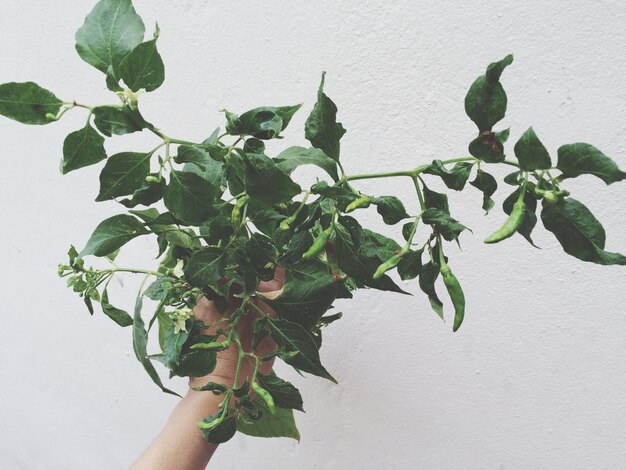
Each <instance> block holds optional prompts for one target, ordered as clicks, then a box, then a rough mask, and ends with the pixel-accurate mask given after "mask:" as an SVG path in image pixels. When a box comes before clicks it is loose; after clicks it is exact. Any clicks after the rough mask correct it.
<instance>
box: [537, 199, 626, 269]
mask: <svg viewBox="0 0 626 470" xmlns="http://www.w3.org/2000/svg"><path fill="white" fill-rule="evenodd" d="M541 220H542V221H543V225H544V227H545V228H546V229H547V230H549V231H550V232H552V233H553V234H554V236H555V237H556V239H557V240H558V241H559V243H560V244H561V246H562V247H563V250H564V251H565V253H567V254H568V255H571V256H574V257H576V258H578V259H580V260H583V261H589V262H591V263H596V264H603V265H613V264H617V265H622V266H624V265H626V256H624V255H622V254H621V253H610V252H607V251H604V245H605V242H606V233H605V231H604V227H602V224H601V223H600V222H599V221H598V219H596V218H595V217H594V216H593V214H592V213H591V211H590V210H589V209H588V208H587V207H586V206H585V205H583V204H582V203H581V202H579V201H577V200H576V199H573V198H571V197H568V198H564V199H561V200H559V201H558V202H557V203H555V204H549V203H546V202H544V204H543V209H542V211H541Z"/></svg>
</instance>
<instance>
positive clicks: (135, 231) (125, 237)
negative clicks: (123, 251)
mask: <svg viewBox="0 0 626 470" xmlns="http://www.w3.org/2000/svg"><path fill="white" fill-rule="evenodd" d="M148 233H150V232H148V230H146V229H145V227H144V226H143V224H142V223H141V222H140V221H139V220H137V219H136V218H135V217H133V216H130V215H126V214H119V215H114V216H113V217H110V218H108V219H106V220H104V221H102V222H101V223H100V224H99V225H98V226H97V227H96V229H95V230H94V232H93V234H92V235H91V237H90V238H89V241H88V242H87V245H85V248H84V249H83V251H82V252H81V253H80V256H81V257H84V256H87V255H95V256H106V255H108V254H109V253H113V252H114V251H115V250H117V249H118V248H120V247H122V246H123V245H125V244H126V243H128V242H129V241H130V240H132V239H133V238H135V237H138V236H140V235H146V234H148Z"/></svg>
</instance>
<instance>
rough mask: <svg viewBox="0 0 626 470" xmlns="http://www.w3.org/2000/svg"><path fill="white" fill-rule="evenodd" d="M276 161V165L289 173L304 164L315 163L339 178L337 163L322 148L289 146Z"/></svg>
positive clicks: (333, 177)
mask: <svg viewBox="0 0 626 470" xmlns="http://www.w3.org/2000/svg"><path fill="white" fill-rule="evenodd" d="M274 161H275V162H276V166H277V167H278V168H279V169H280V170H282V171H284V172H285V173H287V174H291V172H292V171H293V170H295V169H296V168H297V167H299V166H302V165H315V166H318V167H320V168H321V169H323V170H324V171H325V172H326V173H328V174H329V175H330V177H331V178H332V179H333V180H335V181H337V180H339V176H338V175H337V163H336V162H335V161H334V160H333V159H332V158H330V157H329V156H328V155H326V154H325V153H324V152H323V151H322V150H320V149H316V148H308V149H307V148H304V147H289V148H288V149H287V150H284V151H283V152H281V153H280V154H278V156H277V157H276V158H275V159H274Z"/></svg>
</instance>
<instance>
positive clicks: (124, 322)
mask: <svg viewBox="0 0 626 470" xmlns="http://www.w3.org/2000/svg"><path fill="white" fill-rule="evenodd" d="M100 305H102V311H103V312H104V314H105V315H106V316H107V317H109V318H110V319H111V320H113V321H114V322H115V323H117V324H118V325H119V326H121V327H122V328H125V327H127V326H130V325H132V324H133V317H131V316H130V315H129V314H128V312H125V311H124V310H120V309H119V308H115V307H114V306H113V305H111V304H110V303H109V294H108V292H107V290H106V289H104V290H103V291H102V298H101V299H100Z"/></svg>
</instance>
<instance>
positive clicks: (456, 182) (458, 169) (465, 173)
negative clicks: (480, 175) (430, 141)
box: [424, 160, 473, 191]
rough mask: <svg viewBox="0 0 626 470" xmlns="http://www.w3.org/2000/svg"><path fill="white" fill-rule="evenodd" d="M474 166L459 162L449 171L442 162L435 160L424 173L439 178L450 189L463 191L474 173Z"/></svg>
mask: <svg viewBox="0 0 626 470" xmlns="http://www.w3.org/2000/svg"><path fill="white" fill-rule="evenodd" d="M472 165H473V163H470V162H458V163H456V164H455V165H454V166H453V167H452V169H450V170H447V169H446V168H445V166H444V164H443V162H442V161H441V160H433V162H432V164H431V165H430V166H429V167H428V168H427V169H426V170H424V173H426V174H429V175H436V176H439V177H441V179H442V180H443V182H444V183H445V185H446V186H447V187H448V188H450V189H454V190H455V191H461V190H462V189H463V188H464V187H465V183H466V182H467V180H468V178H469V175H470V172H471V171H472Z"/></svg>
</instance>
